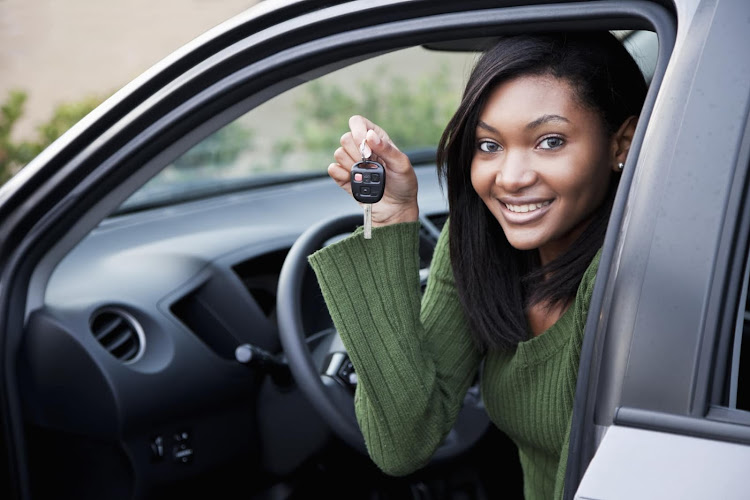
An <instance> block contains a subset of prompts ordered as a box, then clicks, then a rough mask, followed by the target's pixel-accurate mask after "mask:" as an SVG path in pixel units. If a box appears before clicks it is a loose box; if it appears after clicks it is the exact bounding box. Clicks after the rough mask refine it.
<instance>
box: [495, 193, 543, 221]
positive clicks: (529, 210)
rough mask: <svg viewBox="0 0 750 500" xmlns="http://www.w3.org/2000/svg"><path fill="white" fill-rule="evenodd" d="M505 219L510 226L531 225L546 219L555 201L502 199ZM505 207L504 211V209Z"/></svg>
mask: <svg viewBox="0 0 750 500" xmlns="http://www.w3.org/2000/svg"><path fill="white" fill-rule="evenodd" d="M499 201H500V204H501V211H502V214H503V217H505V219H506V220H507V221H508V222H509V223H510V224H530V223H532V222H535V221H537V220H539V219H540V218H542V217H544V215H545V214H546V213H547V212H548V211H549V209H550V204H551V203H552V202H553V201H554V200H549V199H547V200H538V199H534V200H530V201H528V200H511V199H502V198H501V199H500V200H499ZM503 207H504V210H502V208H503Z"/></svg>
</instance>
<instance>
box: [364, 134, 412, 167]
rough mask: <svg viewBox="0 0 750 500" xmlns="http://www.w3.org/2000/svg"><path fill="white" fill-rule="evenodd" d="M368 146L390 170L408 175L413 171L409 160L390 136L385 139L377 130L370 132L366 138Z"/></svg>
mask: <svg viewBox="0 0 750 500" xmlns="http://www.w3.org/2000/svg"><path fill="white" fill-rule="evenodd" d="M365 138H366V141H367V145H368V146H369V147H370V149H371V150H372V153H373V155H374V156H376V157H378V158H380V159H381V160H382V162H381V163H384V164H385V166H386V167H387V168H388V170H392V171H394V172H398V173H406V172H408V171H410V170H411V169H412V166H411V162H409V158H408V157H407V156H406V155H405V154H404V153H402V152H401V151H400V150H399V149H398V148H397V147H396V145H395V144H393V141H391V140H390V139H388V136H385V137H383V136H382V135H380V134H379V133H378V132H377V131H375V130H372V129H371V130H368V131H367V134H366V136H365Z"/></svg>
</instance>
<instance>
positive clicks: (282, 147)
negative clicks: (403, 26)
mask: <svg viewBox="0 0 750 500" xmlns="http://www.w3.org/2000/svg"><path fill="white" fill-rule="evenodd" d="M476 57H477V53H476V52H455V51H437V50H429V49H426V48H423V47H411V48H408V49H403V50H398V51H394V52H389V53H387V54H384V55H380V56H377V57H374V58H372V59H368V60H366V61H362V62H358V63H355V64H352V65H350V66H347V67H344V68H342V69H339V70H336V71H334V72H332V73H329V74H327V75H325V76H322V77H320V78H316V79H314V80H310V81H307V82H305V83H303V84H301V85H299V86H297V87H295V88H293V89H291V90H289V91H286V92H284V93H282V94H280V95H278V96H277V97H275V98H273V99H270V100H269V101H267V102H265V103H263V104H261V105H260V106H258V107H256V108H254V109H252V110H251V111H249V112H248V113H246V114H245V115H244V116H241V117H240V118H238V119H237V120H235V121H234V122H232V123H229V124H228V125H226V126H224V127H223V128H222V129H220V130H218V131H217V132H215V133H214V134H212V135H210V136H209V137H207V138H206V139H204V140H203V141H201V142H200V143H198V144H197V145H196V146H194V147H193V148H191V149H190V150H189V151H187V152H186V153H184V154H183V155H182V156H181V157H179V158H177V160H175V161H174V162H173V163H172V164H171V165H169V166H168V167H167V168H165V169H164V170H163V171H162V172H161V173H159V175H157V176H156V177H155V178H153V179H152V180H151V181H149V183H147V184H146V185H145V186H144V187H143V188H141V189H140V190H139V191H138V192H136V193H135V194H134V195H133V196H132V197H131V198H130V199H129V200H127V201H126V202H125V204H124V205H123V206H122V208H121V211H131V210H138V209H139V208H142V207H143V208H145V207H148V206H155V205H161V204H170V203H174V202H175V201H180V200H181V199H183V200H189V199H192V198H197V197H201V196H204V195H211V194H217V193H221V192H223V191H228V190H237V189H244V188H248V187H252V186H253V185H260V184H265V183H270V182H274V183H276V182H280V181H282V182H283V180H284V178H289V179H290V180H291V179H293V178H299V176H300V175H304V176H309V175H326V170H327V167H328V165H329V164H330V163H331V162H332V161H333V152H334V150H335V149H336V148H337V147H338V146H339V139H340V138H341V135H342V134H343V133H344V132H346V131H347V130H348V120H349V117H350V116H351V115H352V114H354V113H355V112H356V113H359V114H363V115H365V116H367V117H368V118H370V119H371V120H372V121H374V122H375V123H377V124H378V125H381V126H382V127H383V128H385V130H387V131H388V133H389V135H390V136H391V138H392V139H393V140H394V142H395V143H396V144H397V145H398V146H399V148H400V149H402V150H403V151H404V152H407V153H408V152H414V151H418V150H429V151H431V152H433V153H434V150H435V146H436V145H437V142H438V140H439V138H440V135H441V133H442V131H443V129H444V128H445V126H446V124H447V122H448V120H449V119H450V117H451V116H452V114H453V112H454V111H455V109H456V107H457V106H458V103H459V100H460V97H461V93H462V91H463V85H464V83H465V80H466V78H467V76H468V72H469V71H470V70H471V67H472V65H473V63H474V61H475V59H476ZM430 161H434V158H433V157H431V158H430Z"/></svg>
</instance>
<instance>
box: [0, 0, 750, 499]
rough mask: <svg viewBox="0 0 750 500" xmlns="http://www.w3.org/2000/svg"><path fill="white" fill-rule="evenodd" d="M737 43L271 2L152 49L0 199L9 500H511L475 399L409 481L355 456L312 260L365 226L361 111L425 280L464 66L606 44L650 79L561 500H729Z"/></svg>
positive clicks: (740, 297)
mask: <svg viewBox="0 0 750 500" xmlns="http://www.w3.org/2000/svg"><path fill="white" fill-rule="evenodd" d="M749 25H750V4H748V3H747V2H745V1H744V0H654V1H649V0H624V1H617V2H615V1H608V0H603V1H595V0H594V1H567V0H562V1H561V0H554V1H553V0H549V1H545V0H502V1H501V0H473V1H471V2H458V1H447V0H430V1H426V0H411V1H409V0H380V1H370V0H355V1H348V2H344V1H328V0H326V1H322V0H306V1H299V0H283V1H272V0H267V1H265V2H261V3H259V4H258V5H256V6H255V7H253V8H251V9H249V10H247V11H246V12H244V13H242V14H240V15H238V16H236V17H234V18H232V19H230V20H227V21H226V22H225V23H223V24H221V25H219V26H217V27H216V28H214V29H212V30H210V31H209V32H207V33H205V34H203V35H201V36H199V37H198V38H196V39H195V40H193V41H192V42H190V43H189V44H187V45H186V46H184V47H182V48H180V49H179V50H177V51H176V52H174V53H173V54H171V55H169V56H167V57H166V58H165V59H163V60H162V61H161V62H159V63H158V64H156V65H155V66H154V67H153V68H151V69H150V70H148V71H147V72H146V73H144V74H143V75H141V76H140V77H138V78H137V79H135V80H134V81H133V82H131V83H130V84H128V85H127V86H125V87H124V88H123V89H121V90H120V91H118V92H117V93H116V94H115V95H113V96H112V97H111V98H110V99H108V100H107V101H105V102H104V103H103V104H102V105H101V106H99V107H98V108H97V109H95V110H94V111H93V112H92V113H91V114H89V115H88V116H87V117H85V118H84V119H83V120H82V121H81V122H79V123H78V124H77V125H75V126H74V127H73V128H72V129H71V130H69V131H68V132H67V133H66V134H65V135H63V136H62V137H61V138H60V139H59V140H57V141H56V142H55V143H53V144H52V145H51V146H50V147H49V148H47V149H46V150H45V151H43V152H42V153H41V154H40V155H39V156H38V157H37V158H36V159H34V160H33V161H32V162H31V163H30V164H29V165H28V166H26V167H25V168H24V169H23V170H21V171H20V172H19V173H18V174H17V175H16V176H15V177H13V178H12V179H10V180H9V181H8V182H7V183H6V184H5V185H4V186H3V187H2V188H0V256H1V258H0V263H2V264H1V266H2V269H1V271H0V272H1V273H2V274H1V275H0V276H1V277H0V338H1V339H2V342H1V343H0V346H1V347H0V352H1V354H2V356H1V358H0V359H2V361H1V362H0V366H2V391H0V394H1V398H2V421H3V424H4V425H3V431H4V434H3V436H4V439H3V441H2V447H3V448H4V450H3V452H4V453H3V456H4V457H7V461H6V466H5V467H3V469H4V480H3V481H2V483H1V484H3V488H4V491H3V497H4V498H19V499H31V498H33V499H37V498H52V497H54V498H79V499H88V498H97V499H98V498H108V499H119V498H137V499H141V498H145V499H156V498H173V497H178V496H179V497H183V498H204V497H207V496H210V497H219V498H235V497H242V498H254V499H286V498H290V499H291V498H308V497H316V498H317V497H319V496H323V495H325V496H326V497H329V498H331V497H332V498H414V499H424V498H430V499H432V498H451V499H454V498H455V499H458V498H476V499H483V498H496V497H504V498H506V497H507V498H518V497H521V496H522V482H521V473H520V466H519V462H518V458H517V453H516V450H515V447H514V446H513V443H512V442H510V440H509V439H508V438H507V437H505V436H504V435H502V434H501V433H500V432H499V431H498V430H497V429H496V428H495V427H494V426H492V425H491V424H490V423H489V421H488V419H487V417H486V415H485V412H484V409H483V405H482V399H481V394H480V393H479V392H478V388H477V386H474V387H472V388H471V389H470V390H469V393H468V394H467V396H466V399H465V401H464V406H463V410H462V412H461V415H460V417H459V420H458V422H457V423H456V425H455V427H454V429H453V430H452V431H451V433H450V434H449V435H448V437H447V438H446V440H445V442H444V443H443V445H442V446H441V448H440V449H439V450H438V452H437V454H436V456H435V457H434V459H433V460H432V462H430V464H428V465H427V466H426V467H425V468H424V469H422V470H419V471H416V472H414V473H412V474H409V475H407V476H404V477H390V476H388V475H386V474H383V473H382V472H381V471H380V470H378V468H377V467H376V466H375V465H374V464H373V463H372V462H371V461H370V460H369V458H368V456H367V454H366V450H365V448H364V443H363V440H362V436H361V434H360V433H359V430H358V427H357V424H356V421H355V418H354V411H353V388H354V386H356V371H355V370H354V369H353V367H352V366H351V363H350V362H349V361H348V358H347V356H346V350H345V349H344V347H343V345H342V344H341V342H340V340H339V339H338V336H337V334H336V331H335V328H334V327H333V325H332V322H331V319H330V317H329V316H328V313H327V310H326V308H325V304H324V302H323V300H322V298H321V296H320V292H319V290H318V288H317V284H316V282H315V279H314V276H313V274H312V273H311V271H310V270H309V269H308V266H307V262H306V257H307V255H308V254H309V253H310V252H311V251H313V250H315V249H316V248H320V247H322V246H324V245H326V244H329V243H330V242H331V241H335V240H336V239H337V238H340V237H341V236H342V235H345V234H347V233H348V232H350V231H351V230H353V229H354V228H355V227H356V226H357V225H359V224H361V223H362V213H361V211H360V209H359V207H358V206H357V204H356V203H355V202H354V201H353V200H352V199H351V197H350V196H348V195H347V194H346V193H344V192H343V191H342V190H340V189H339V188H338V187H337V186H336V185H335V183H334V182H332V181H331V180H330V179H329V178H328V177H327V175H326V173H325V170H326V166H327V165H328V163H329V162H330V161H331V156H332V152H333V150H334V149H335V147H336V146H337V141H338V137H339V136H340V135H341V133H343V132H344V131H345V128H344V127H345V126H346V118H347V117H348V116H349V115H351V114H355V113H360V112H361V113H367V114H370V116H372V117H373V119H374V120H375V121H381V122H382V124H383V125H384V126H386V128H387V129H388V130H389V131H391V134H392V137H393V138H394V140H396V142H397V143H398V144H399V145H400V146H401V147H402V149H404V150H405V151H408V154H409V155H410V158H411V159H412V162H413V163H414V165H415V169H416V171H417V174H418V177H419V203H420V211H421V212H420V221H421V223H422V232H421V237H420V238H421V239H420V259H421V267H422V268H423V271H422V279H423V282H425V281H426V280H428V279H429V262H430V256H431V250H432V248H433V247H434V245H435V242H436V237H437V234H438V233H439V231H440V228H441V227H442V225H443V224H444V223H445V221H446V216H447V215H446V214H447V207H446V202H445V198H444V197H443V194H442V191H441V189H440V186H439V184H438V182H437V178H436V169H435V159H434V153H435V149H434V148H435V144H436V143H437V139H438V137H439V133H440V131H441V128H442V127H443V126H444V123H445V121H446V120H447V117H449V116H450V112H451V110H452V109H453V107H455V105H456V104H457V102H458V98H459V95H460V92H461V84H462V82H463V80H464V79H465V77H466V75H467V71H468V69H469V68H470V67H471V64H472V62H473V61H474V59H475V58H476V54H477V53H478V51H479V50H481V49H482V48H483V47H485V46H486V45H487V44H488V43H490V42H491V40H492V39H493V37H495V36H498V35H500V34H504V33H519V32H527V31H528V32H532V31H533V32H536V31H549V30H590V29H598V30H612V31H613V32H614V33H616V34H617V36H619V37H620V38H621V39H622V40H623V43H625V44H626V46H628V47H629V48H630V50H631V51H632V52H633V54H634V56H635V57H636V59H637V60H638V62H639V64H641V66H642V69H643V71H644V73H645V74H646V76H647V80H648V81H649V83H650V87H649V92H648V96H647V100H646V104H645V107H644V109H643V112H642V114H641V116H640V119H639V122H638V126H637V130H636V135H635V137H634V141H633V144H632V146H631V153H630V155H629V157H628V162H627V164H626V165H625V169H624V172H623V175H622V180H621V182H620V186H619V188H618V193H617V198H616V201H615V205H614V208H613V211H612V215H611V218H610V222H609V226H608V232H607V236H606V239H605V243H604V246H603V249H602V256H601V263H600V267H599V271H598V274H597V277H596V283H595V287H594V294H593V297H592V301H591V305H590V309H589V315H588V320H587V325H586V332H585V336H584V343H583V348H582V352H581V361H580V367H579V375H578V381H577V388H576V400H575V406H574V412H573V422H572V427H571V438H570V451H569V456H568V459H567V460H568V462H567V469H566V471H567V472H566V482H565V493H564V497H565V498H566V499H573V498H575V499H604V498H606V499H618V498H660V499H661V498H680V499H698V498H701V499H703V498H722V499H740V498H746V497H747V493H746V489H747V486H746V483H745V481H746V479H745V476H744V474H745V469H746V465H747V464H748V463H750V396H749V395H750V388H749V387H748V384H750V354H748V352H749V349H750V348H748V345H750V341H747V340H748V338H750V334H746V333H745V330H746V328H747V325H749V324H750V315H749V313H748V312H746V303H747V301H748V300H747V296H748V295H747V290H748V282H749V281H750V279H749V278H748V276H749V275H750V263H749V261H748V259H749V257H748V256H749V254H750V252H749V248H750V243H749V238H748V237H749V234H750V209H749V208H748V207H749V206H750V205H748V199H749V198H748V194H749V189H750V188H749V184H748V171H749V169H750V135H749V133H748V130H750V129H749V128H748V123H750V121H749V120H750V58H748V57H747V54H746V49H747V47H750V29H748V26H749ZM342 120H343V122H342ZM363 307H366V305H363ZM743 340H746V341H745V342H743Z"/></svg>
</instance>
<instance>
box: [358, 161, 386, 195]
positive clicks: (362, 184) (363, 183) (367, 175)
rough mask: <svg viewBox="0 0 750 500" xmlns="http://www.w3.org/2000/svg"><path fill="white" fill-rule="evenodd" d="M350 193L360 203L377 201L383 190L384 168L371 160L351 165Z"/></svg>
mask: <svg viewBox="0 0 750 500" xmlns="http://www.w3.org/2000/svg"><path fill="white" fill-rule="evenodd" d="M351 180H352V195H353V196H354V199H355V200H357V201H358V202H360V203H377V202H379V201H380V199H381V198H382V197H383V192H384V191H385V168H383V165H381V164H380V163H378V162H376V161H372V160H363V161H359V162H357V163H355V164H354V165H353V166H352V177H351Z"/></svg>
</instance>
